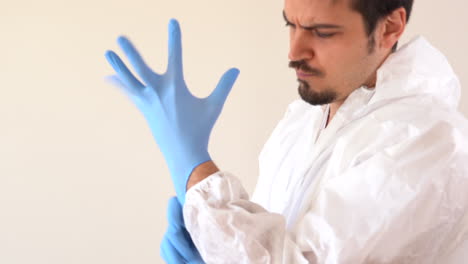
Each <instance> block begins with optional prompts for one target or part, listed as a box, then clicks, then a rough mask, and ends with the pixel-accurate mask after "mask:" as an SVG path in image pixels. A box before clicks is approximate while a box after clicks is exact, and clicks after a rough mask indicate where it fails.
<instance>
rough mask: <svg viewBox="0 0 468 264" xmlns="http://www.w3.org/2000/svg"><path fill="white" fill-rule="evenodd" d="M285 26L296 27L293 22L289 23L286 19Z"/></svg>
mask: <svg viewBox="0 0 468 264" xmlns="http://www.w3.org/2000/svg"><path fill="white" fill-rule="evenodd" d="M285 26H286V27H296V26H295V25H294V24H292V23H290V22H289V21H286V24H285Z"/></svg>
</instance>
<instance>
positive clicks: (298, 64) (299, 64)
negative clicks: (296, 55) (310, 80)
mask: <svg viewBox="0 0 468 264" xmlns="http://www.w3.org/2000/svg"><path fill="white" fill-rule="evenodd" d="M288 66H289V68H293V69H296V70H301V71H303V72H305V73H310V74H313V75H317V76H319V77H323V76H325V74H324V73H323V72H322V71H320V70H318V69H316V68H313V67H310V66H309V65H308V64H307V62H305V61H304V60H300V61H290V62H289V65H288Z"/></svg>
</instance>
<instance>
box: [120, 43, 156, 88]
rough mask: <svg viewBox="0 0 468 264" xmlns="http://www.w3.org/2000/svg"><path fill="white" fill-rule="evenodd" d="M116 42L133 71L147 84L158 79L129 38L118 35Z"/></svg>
mask: <svg viewBox="0 0 468 264" xmlns="http://www.w3.org/2000/svg"><path fill="white" fill-rule="evenodd" d="M117 43H118V44H119V46H120V48H121V49H122V50H123V52H124V53H125V56H127V58H128V60H129V61H130V64H131V65H132V67H133V69H135V72H136V73H137V74H138V75H139V76H140V77H141V79H142V80H143V81H144V82H145V83H146V84H147V85H150V84H152V85H154V82H158V81H159V75H157V74H156V73H154V72H153V71H152V70H151V69H150V68H149V67H148V65H147V64H146V63H145V61H144V60H143V58H142V57H141V55H140V53H139V52H138V50H137V49H136V48H135V46H134V45H133V44H132V43H131V42H130V40H129V39H128V38H126V37H124V36H120V37H118V38H117Z"/></svg>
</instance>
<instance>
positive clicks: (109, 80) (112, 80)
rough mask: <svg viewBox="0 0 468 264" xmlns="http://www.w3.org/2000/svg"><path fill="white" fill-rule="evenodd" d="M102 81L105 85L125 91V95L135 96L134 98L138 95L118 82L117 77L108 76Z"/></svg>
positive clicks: (120, 81)
mask: <svg viewBox="0 0 468 264" xmlns="http://www.w3.org/2000/svg"><path fill="white" fill-rule="evenodd" d="M104 80H105V81H106V82H107V83H109V84H111V85H112V86H115V87H117V88H119V89H121V90H123V91H125V93H128V94H130V95H135V96H137V95H138V93H137V92H136V91H135V90H133V89H130V88H128V87H127V86H126V85H125V84H124V83H123V82H122V80H120V78H119V76H117V75H108V76H106V77H104Z"/></svg>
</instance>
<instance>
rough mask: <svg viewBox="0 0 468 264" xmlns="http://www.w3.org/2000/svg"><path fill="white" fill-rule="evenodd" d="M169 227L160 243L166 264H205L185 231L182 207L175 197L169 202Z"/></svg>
mask: <svg viewBox="0 0 468 264" xmlns="http://www.w3.org/2000/svg"><path fill="white" fill-rule="evenodd" d="M167 220H168V221H169V227H168V229H167V231H166V234H165V235H164V238H163V241H162V243H161V256H162V257H163V259H164V260H165V261H166V263H168V264H183V263H189V264H202V263H205V262H204V261H203V259H202V258H201V256H200V254H199V253H198V250H197V248H196V247H195V245H194V244H193V242H192V239H191V238H190V234H189V233H188V232H187V230H186V229H185V225H184V217H183V215H182V207H181V206H180V203H179V201H178V199H177V198H176V197H173V198H172V199H171V200H169V206H168V209H167Z"/></svg>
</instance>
